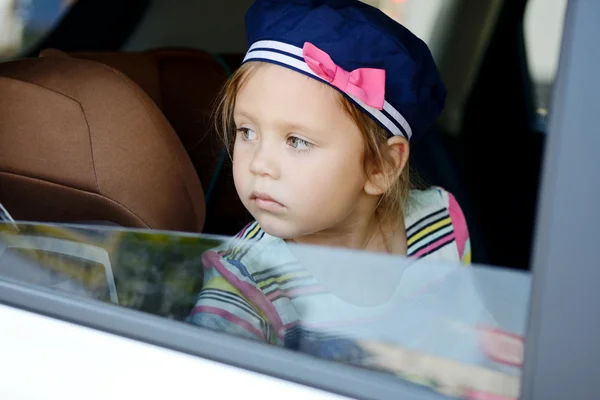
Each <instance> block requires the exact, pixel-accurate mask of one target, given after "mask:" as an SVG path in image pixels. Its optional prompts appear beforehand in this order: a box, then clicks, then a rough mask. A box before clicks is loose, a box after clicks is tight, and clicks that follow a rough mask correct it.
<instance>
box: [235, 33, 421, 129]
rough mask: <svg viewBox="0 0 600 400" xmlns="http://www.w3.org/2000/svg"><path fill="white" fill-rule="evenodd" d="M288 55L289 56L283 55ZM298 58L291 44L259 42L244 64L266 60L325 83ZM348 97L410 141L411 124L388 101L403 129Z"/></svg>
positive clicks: (298, 52) (299, 54)
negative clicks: (286, 66)
mask: <svg viewBox="0 0 600 400" xmlns="http://www.w3.org/2000/svg"><path fill="white" fill-rule="evenodd" d="M283 53H287V54H289V55H286V54H283ZM290 55H292V56H296V57H299V58H302V59H303V56H302V49H301V48H300V47H297V46H293V45H291V44H287V43H282V42H278V41H275V40H259V41H258V42H255V43H254V44H252V46H250V49H248V52H247V53H246V57H244V61H243V62H244V63H245V62H247V61H252V60H265V61H274V62H277V63H280V64H283V65H288V66H290V67H292V68H295V69H297V70H299V71H302V72H304V73H306V74H309V75H311V76H313V77H315V78H316V79H319V80H321V81H323V82H327V81H325V80H324V79H323V78H321V77H320V76H318V75H317V74H315V73H314V72H313V71H312V70H311V69H310V67H309V66H308V64H306V63H305V62H304V61H303V60H299V59H297V58H294V57H291V56H290ZM346 95H347V96H348V97H350V98H351V99H352V101H354V102H355V103H356V104H358V105H359V106H360V107H361V108H362V109H363V110H365V111H366V112H368V113H369V114H371V116H372V117H373V118H375V119H376V120H377V121H379V122H380V123H381V124H382V125H383V126H385V127H386V129H387V130H388V131H390V132H391V133H392V134H393V135H394V136H405V135H404V133H403V132H402V129H404V132H406V138H407V139H410V137H411V136H412V129H411V128H410V125H409V123H408V122H407V121H406V119H405V118H404V117H403V116H402V114H400V112H399V111H398V110H396V109H395V108H394V107H392V105H391V104H390V103H388V102H387V101H385V102H384V105H383V109H384V110H385V111H386V112H387V113H388V114H389V115H390V117H392V119H393V120H394V121H395V122H396V123H397V124H398V125H400V126H401V127H402V129H400V128H398V126H397V125H396V124H394V122H392V121H391V120H390V118H388V117H387V116H386V115H385V114H383V113H382V112H381V111H380V110H378V109H377V108H375V107H371V106H368V105H366V104H365V103H363V101H362V100H360V99H359V98H357V97H356V96H353V95H350V94H347V93H346Z"/></svg>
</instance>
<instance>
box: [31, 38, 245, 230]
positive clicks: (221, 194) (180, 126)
mask: <svg viewBox="0 0 600 400" xmlns="http://www.w3.org/2000/svg"><path fill="white" fill-rule="evenodd" d="M40 56H41V57H75V58H81V59H87V60H95V61H98V62H101V63H104V64H106V65H109V66H111V67H113V68H115V69H118V70H119V71H121V72H123V73H124V74H125V75H127V76H128V77H129V78H131V79H132V80H133V81H134V82H136V83H137V84H138V85H139V86H140V87H141V88H142V89H143V90H144V91H145V92H146V93H147V94H148V96H150V98H151V99H152V100H153V101H154V102H155V103H156V105H157V106H158V107H159V108H160V109H161V110H162V111H163V113H164V115H165V116H166V118H167V119H168V120H169V122H170V123H171V125H172V126H173V128H174V130H175V132H176V133H177V135H178V136H179V138H180V140H181V142H182V143H183V145H184V147H185V149H186V151H187V152H188V154H189V156H190V158H191V160H192V162H193V164H194V167H195V168H196V171H197V174H198V176H199V177H200V181H201V182H202V186H203V188H204V189H205V194H206V195H207V203H208V204H207V216H206V224H205V231H206V232H209V233H216V234H234V233H236V232H237V231H238V230H239V229H241V228H242V227H243V226H244V224H245V223H246V222H247V221H248V220H249V218H250V216H249V214H248V212H247V211H246V209H245V208H244V206H243V205H242V203H241V202H240V201H239V199H238V196H237V193H236V190H235V186H234V184H233V178H232V174H231V164H230V160H229V158H228V157H227V156H226V154H224V152H223V143H222V141H221V140H220V138H219V137H218V134H217V132H216V131H215V129H214V123H213V118H212V117H213V110H214V107H215V101H216V99H217V98H218V95H219V91H220V90H221V88H222V87H223V85H224V84H225V82H226V80H227V76H228V71H227V68H226V66H225V65H224V63H223V62H222V61H221V62H220V61H219V60H218V59H217V58H216V57H215V56H213V55H211V54H209V53H207V52H204V51H201V50H196V49H184V48H174V49H168V48H164V49H154V50H148V51H144V52H89V53H86V52H78V53H68V54H67V53H64V52H61V51H59V50H56V49H47V50H44V51H42V53H41V54H40Z"/></svg>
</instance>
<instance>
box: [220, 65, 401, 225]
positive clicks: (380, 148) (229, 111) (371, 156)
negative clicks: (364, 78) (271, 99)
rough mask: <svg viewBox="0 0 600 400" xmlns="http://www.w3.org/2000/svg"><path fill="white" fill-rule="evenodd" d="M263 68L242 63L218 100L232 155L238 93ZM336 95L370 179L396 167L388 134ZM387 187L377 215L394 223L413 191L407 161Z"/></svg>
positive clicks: (397, 220)
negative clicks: (357, 135)
mask: <svg viewBox="0 0 600 400" xmlns="http://www.w3.org/2000/svg"><path fill="white" fill-rule="evenodd" d="M261 65H263V63H261V62H250V63H246V64H243V65H242V66H241V67H240V68H239V69H238V70H237V71H235V72H234V73H233V75H232V76H231V78H229V80H228V81H227V83H226V84H225V86H224V88H223V90H222V92H221V95H220V97H219V101H218V103H217V107H216V110H215V123H216V128H217V131H218V132H219V134H220V135H221V138H222V139H223V141H224V143H225V145H226V147H227V150H228V152H229V154H230V155H231V150H232V148H233V144H234V142H235V135H236V127H235V122H234V119H233V111H234V108H235V102H236V97H237V93H238V92H239V90H240V89H241V87H242V86H243V85H244V83H245V82H246V81H247V80H248V79H249V78H250V77H251V76H252V74H254V73H255V72H256V70H257V69H258V68H259V67H260V66H261ZM337 94H338V100H339V102H340V105H341V106H342V107H343V109H344V110H345V111H346V113H347V114H348V115H349V116H350V118H352V120H353V121H354V123H355V124H356V125H357V126H358V128H359V130H360V131H361V133H362V134H363V139H364V142H365V146H364V152H363V154H362V162H363V168H364V171H365V173H366V175H367V177H368V176H370V175H371V174H372V173H373V172H374V171H388V170H390V169H393V168H395V165H394V161H393V160H392V159H391V157H390V156H389V154H388V152H387V151H386V149H387V140H388V138H389V133H388V131H387V130H385V129H384V128H382V127H381V126H380V125H379V124H378V123H377V122H375V120H374V119H373V118H371V117H370V116H368V115H367V114H366V113H365V112H363V111H362V110H361V109H360V108H358V107H357V106H356V105H355V104H354V103H352V102H351V101H350V100H348V99H347V98H346V97H345V96H343V95H342V94H341V93H339V92H338V93H337ZM386 186H387V190H386V191H385V192H384V193H383V195H382V196H381V199H380V201H379V204H378V206H377V209H376V213H377V216H378V218H379V220H380V221H389V222H392V223H394V224H395V223H398V222H399V221H400V220H401V219H402V217H403V213H404V211H405V207H406V204H407V201H408V194H409V191H410V189H411V188H412V183H411V176H410V172H409V165H408V162H407V163H406V165H405V166H404V168H403V170H402V172H401V174H400V176H399V177H398V179H396V180H395V181H394V182H390V183H389V184H388V185H386Z"/></svg>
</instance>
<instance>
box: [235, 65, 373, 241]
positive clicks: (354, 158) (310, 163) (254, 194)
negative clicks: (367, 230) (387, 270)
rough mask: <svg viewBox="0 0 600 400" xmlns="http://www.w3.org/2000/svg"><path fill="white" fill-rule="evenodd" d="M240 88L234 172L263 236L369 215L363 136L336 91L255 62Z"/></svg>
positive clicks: (340, 224) (289, 235) (290, 234)
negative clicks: (339, 100) (264, 234)
mask: <svg viewBox="0 0 600 400" xmlns="http://www.w3.org/2000/svg"><path fill="white" fill-rule="evenodd" d="M254 72H255V73H254V74H252V75H251V77H250V79H248V80H247V82H246V83H245V84H244V85H243V87H242V88H241V90H240V91H239V93H238V96H237V100H236V104H235V110H234V119H235V124H236V128H237V129H238V131H237V136H236V140H235V146H234V151H233V173H234V180H235V185H236V189H237V192H238V194H239V196H240V199H241V200H242V202H243V203H244V205H245V206H246V208H247V209H248V210H249V211H250V213H251V214H252V215H253V216H254V218H255V219H256V220H257V221H258V222H259V223H260V225H261V226H262V228H263V229H264V230H265V231H266V232H267V233H269V234H271V235H273V236H276V237H280V238H283V239H294V238H299V237H302V236H306V235H310V234H313V233H317V232H326V231H331V232H335V231H336V230H343V229H344V228H348V227H350V226H351V225H352V224H354V223H357V222H358V221H357V220H358V219H360V218H362V216H363V214H365V213H366V210H370V212H371V213H372V211H373V210H372V208H373V204H372V203H373V202H376V201H377V199H373V196H369V195H367V194H366V192H365V184H366V176H365V173H364V169H363V163H362V154H363V146H364V142H363V138H362V134H361V132H360V130H359V129H358V127H357V126H356V125H355V123H354V122H353V121H352V119H351V118H350V117H349V116H348V115H347V114H346V113H345V112H344V110H343V109H342V107H341V106H340V104H339V102H338V101H337V99H336V93H335V90H334V89H332V88H330V87H328V86H326V85H325V84H322V83H320V82H318V81H316V80H315V79H313V78H309V77H307V76H304V75H302V74H300V73H298V72H295V71H292V70H289V69H287V68H284V67H280V66H277V65H272V64H264V65H261V67H260V68H258V69H257V70H255V71H254Z"/></svg>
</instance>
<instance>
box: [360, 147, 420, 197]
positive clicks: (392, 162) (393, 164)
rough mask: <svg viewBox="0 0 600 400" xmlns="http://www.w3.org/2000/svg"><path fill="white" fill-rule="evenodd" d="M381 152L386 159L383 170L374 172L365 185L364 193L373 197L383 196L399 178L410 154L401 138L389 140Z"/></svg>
mask: <svg viewBox="0 0 600 400" xmlns="http://www.w3.org/2000/svg"><path fill="white" fill-rule="evenodd" d="M382 151H383V152H384V154H383V155H384V157H386V162H385V163H384V169H383V170H374V171H373V172H372V173H371V174H370V176H369V177H368V179H367V182H366V183H365V192H367V193H368V194H370V195H374V196H379V195H382V194H384V193H385V192H386V191H387V190H388V189H389V188H390V187H391V186H392V185H393V184H394V182H396V181H397V180H398V179H399V178H400V174H401V173H402V171H403V170H404V168H405V167H406V163H407V162H408V156H409V154H410V150H409V145H408V141H407V140H406V139H405V138H404V137H402V136H393V137H391V138H389V139H388V141H387V143H386V145H385V148H384V149H382Z"/></svg>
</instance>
